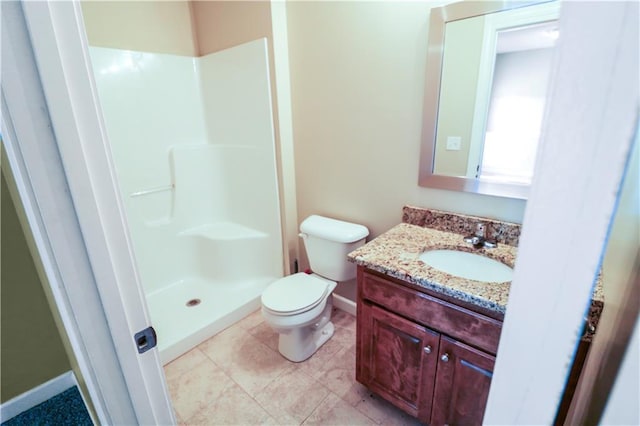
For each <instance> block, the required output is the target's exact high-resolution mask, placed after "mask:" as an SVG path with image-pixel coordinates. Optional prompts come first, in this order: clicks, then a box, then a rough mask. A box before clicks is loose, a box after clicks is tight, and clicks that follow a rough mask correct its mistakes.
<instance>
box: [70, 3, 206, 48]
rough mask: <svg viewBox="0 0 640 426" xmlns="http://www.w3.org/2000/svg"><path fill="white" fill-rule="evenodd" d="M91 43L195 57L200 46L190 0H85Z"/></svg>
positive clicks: (87, 28)
mask: <svg viewBox="0 0 640 426" xmlns="http://www.w3.org/2000/svg"><path fill="white" fill-rule="evenodd" d="M81 4H82V15H83V17H84V22H85V29H86V32H87V37H88V39H89V44H90V45H92V46H100V47H111V48H116V49H125V50H138V51H144V52H155V53H171V54H175V55H184V56H195V55H197V53H198V46H197V44H196V42H195V37H194V33H193V26H192V24H191V19H192V16H191V6H190V2H188V1H108V0H107V1H100V0H83V1H82V3H81Z"/></svg>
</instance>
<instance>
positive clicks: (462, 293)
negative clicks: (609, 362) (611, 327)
mask: <svg viewBox="0 0 640 426" xmlns="http://www.w3.org/2000/svg"><path fill="white" fill-rule="evenodd" d="M433 249H455V250H459V251H467V252H470V253H476V254H481V255H483V256H487V257H489V258H492V259H495V260H498V261H500V262H502V263H505V264H506V265H509V266H511V267H513V266H514V263H515V259H516V254H517V248H516V247H514V246H511V245H508V244H503V243H500V244H498V246H497V247H495V248H491V249H484V248H480V249H474V248H473V247H472V246H471V245H469V244H468V243H465V242H464V241H463V235H461V234H458V233H454V232H447V231H441V230H437V229H432V228H425V227H421V226H416V225H412V224H408V223H401V224H399V225H396V226H395V227H393V228H391V229H390V230H389V231H387V232H385V233H384V234H382V235H380V236H378V237H377V238H375V239H374V240H372V241H370V242H369V243H367V244H366V245H364V246H362V247H360V248H358V249H356V250H354V251H353V252H351V253H349V255H348V258H349V260H350V261H352V262H354V263H356V264H358V265H363V266H365V267H367V268H369V269H372V270H375V271H378V272H381V273H383V274H386V275H389V276H392V277H395V278H399V279H401V280H405V281H409V282H411V283H413V284H416V285H418V286H421V287H424V288H426V289H428V290H431V291H435V292H437V293H441V294H444V295H446V296H449V297H452V298H454V299H457V300H461V301H463V302H467V303H471V304H473V305H476V306H479V307H482V308H485V309H488V310H490V311H493V312H496V313H498V314H501V315H504V313H505V311H506V308H507V300H508V298H509V289H510V286H511V282H510V281H508V282H500V283H487V282H482V281H475V280H469V279H466V278H460V277H456V276H453V275H450V274H447V273H445V272H441V271H439V270H437V269H434V268H432V267H430V266H428V265H426V264H425V263H424V262H422V261H421V260H419V259H418V256H419V255H420V254H421V253H422V252H424V251H426V250H433ZM603 300H604V299H603V296H602V286H601V285H598V286H596V290H595V291H594V297H593V300H592V311H593V310H594V307H595V309H596V311H598V312H594V313H592V314H590V316H591V317H592V318H593V317H594V316H596V317H599V311H601V309H602V304H603Z"/></svg>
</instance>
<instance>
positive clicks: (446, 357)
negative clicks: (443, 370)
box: [440, 354, 449, 362]
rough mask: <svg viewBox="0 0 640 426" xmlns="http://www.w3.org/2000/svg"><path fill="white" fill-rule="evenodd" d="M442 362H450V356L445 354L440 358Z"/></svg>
mask: <svg viewBox="0 0 640 426" xmlns="http://www.w3.org/2000/svg"><path fill="white" fill-rule="evenodd" d="M440 359H441V360H442V362H449V354H444V355H442V356H441V357H440Z"/></svg>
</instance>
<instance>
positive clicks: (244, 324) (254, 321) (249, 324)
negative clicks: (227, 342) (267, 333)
mask: <svg viewBox="0 0 640 426" xmlns="http://www.w3.org/2000/svg"><path fill="white" fill-rule="evenodd" d="M261 322H264V318H263V317H262V312H260V309H258V310H257V311H254V312H253V313H251V314H249V315H248V316H246V317H244V318H243V319H242V320H240V321H238V322H237V323H236V324H234V325H233V326H232V327H240V328H242V329H244V330H250V329H252V328H253V327H255V326H256V325H258V324H260V323H261Z"/></svg>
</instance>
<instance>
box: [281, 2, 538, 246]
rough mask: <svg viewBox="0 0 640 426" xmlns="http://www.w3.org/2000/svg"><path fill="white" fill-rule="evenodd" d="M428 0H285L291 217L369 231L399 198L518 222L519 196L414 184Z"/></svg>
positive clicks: (377, 228)
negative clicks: (315, 217) (293, 194)
mask: <svg viewBox="0 0 640 426" xmlns="http://www.w3.org/2000/svg"><path fill="white" fill-rule="evenodd" d="M434 4H435V2H429V3H427V2H400V1H398V2H289V3H287V13H288V31H289V49H290V51H289V58H290V63H291V85H292V87H291V90H292V102H293V123H294V136H295V145H294V147H295V164H296V185H297V199H298V218H299V220H300V221H302V220H303V219H304V218H305V217H306V216H308V215H310V214H313V213H316V214H323V215H328V216H332V217H335V218H339V219H343V220H349V221H354V222H358V223H362V224H364V225H366V226H367V227H369V229H370V230H371V232H372V236H376V235H378V234H380V233H382V232H384V231H386V230H387V229H389V228H391V227H392V226H394V225H395V224H397V223H399V222H400V221H401V218H402V213H401V209H402V206H403V205H405V204H414V205H417V206H422V207H431V208H439V209H444V210H450V211H455V212H461V213H468V214H475V215H480V216H486V217H492V218H497V219H503V220H509V221H513V222H519V223H521V222H522V217H523V212H524V207H525V202H524V201H519V200H509V199H503V198H497V197H489V196H482V195H476V194H469V193H462V192H451V191H443V190H435V189H428V188H421V187H419V186H418V183H417V182H418V158H419V157H418V155H419V150H420V139H421V131H422V108H423V104H422V103H423V94H424V79H425V63H426V52H427V29H428V28H427V27H428V21H429V19H428V17H429V9H430V7H431V5H434Z"/></svg>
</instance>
